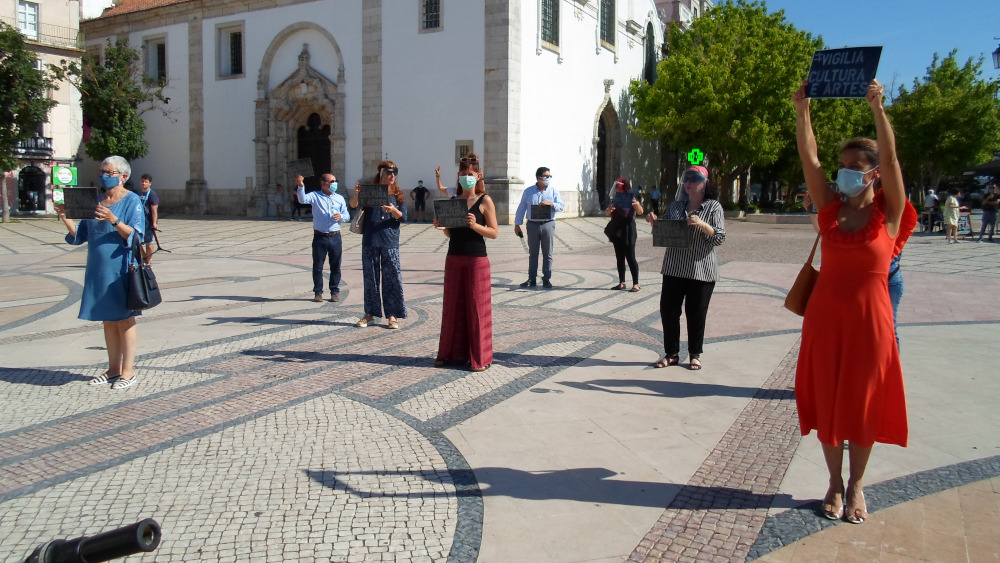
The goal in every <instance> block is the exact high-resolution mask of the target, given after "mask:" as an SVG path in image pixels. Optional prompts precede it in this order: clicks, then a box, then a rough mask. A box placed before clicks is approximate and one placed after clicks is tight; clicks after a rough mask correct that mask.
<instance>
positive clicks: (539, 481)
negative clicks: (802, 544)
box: [304, 467, 798, 510]
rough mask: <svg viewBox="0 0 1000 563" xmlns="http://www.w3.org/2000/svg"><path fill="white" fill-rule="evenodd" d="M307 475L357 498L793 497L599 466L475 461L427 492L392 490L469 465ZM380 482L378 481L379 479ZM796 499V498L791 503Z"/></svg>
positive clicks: (712, 504) (753, 501)
mask: <svg viewBox="0 0 1000 563" xmlns="http://www.w3.org/2000/svg"><path fill="white" fill-rule="evenodd" d="M304 473H305V474H306V475H308V476H309V478H310V479H312V480H314V481H316V482H317V483H320V484H322V485H323V486H325V487H329V488H332V489H339V490H342V491H344V492H347V493H349V494H351V495H354V496H357V497H362V498H372V497H379V498H394V497H400V498H407V497H418V498H427V497H429V496H484V497H485V496H503V497H509V498H519V499H526V500H572V501H578V502H588V503H599V504H617V505H625V506H645V507H650V508H668V507H669V508H673V509H678V510H718V509H740V508H768V507H770V506H772V505H774V504H776V501H777V504H790V503H793V501H792V499H791V497H790V496H789V495H762V494H757V493H753V492H750V491H747V490H743V489H733V488H729V487H692V486H684V485H677V484H674V483H652V482H648V481H627V480H621V479H612V477H614V476H616V475H618V473H616V472H615V471H612V470H610V469H605V468H602V467H586V468H579V469H561V470H557V471H521V470H518V469H510V468H508V467H481V468H478V469H476V470H475V471H474V478H475V480H476V482H478V483H479V487H478V488H476V487H472V488H467V489H465V490H461V489H460V490H457V491H454V492H431V491H428V490H426V487H424V486H422V485H418V484H416V483H414V484H412V485H411V486H410V487H409V488H412V489H413V490H412V492H398V491H399V489H400V488H402V486H403V485H401V483H400V482H399V478H400V477H403V478H404V479H405V478H407V477H409V478H420V479H422V480H424V481H427V482H430V483H436V484H438V483H451V482H452V480H453V479H454V481H456V482H458V481H466V482H468V481H467V478H468V477H470V476H472V474H473V471H472V470H468V469H466V470H459V471H453V472H450V473H449V472H448V471H446V470H440V471H359V472H352V473H346V472H345V473H338V472H334V471H314V470H311V469H306V470H304ZM357 477H361V478H363V479H364V480H366V481H370V480H372V479H371V478H374V480H375V481H380V480H381V479H382V478H384V479H385V483H384V485H385V490H362V489H359V488H357V487H355V486H352V485H350V484H348V482H349V481H351V480H356V478H357ZM380 484H381V483H380ZM682 490H684V491H685V493H686V494H685V495H684V496H685V497H686V498H687V499H688V500H686V501H685V502H683V503H682V505H681V506H674V505H675V504H678V503H676V502H672V501H673V500H674V498H675V497H676V496H677V494H678V493H679V492H681V491H682ZM795 504H798V503H795Z"/></svg>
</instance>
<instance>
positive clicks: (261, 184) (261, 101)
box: [247, 43, 346, 216]
mask: <svg viewBox="0 0 1000 563" xmlns="http://www.w3.org/2000/svg"><path fill="white" fill-rule="evenodd" d="M338 50H339V49H338ZM309 59H310V57H309V45H308V44H307V43H306V44H303V45H302V52H301V53H300V54H299V65H298V68H297V69H296V70H295V72H293V73H292V74H291V76H289V77H288V78H286V79H285V80H284V81H283V82H282V83H281V84H279V85H278V86H277V87H275V88H274V89H273V90H271V91H270V92H268V91H267V90H266V83H264V79H263V71H262V79H261V80H260V81H258V99H257V104H256V105H257V108H256V129H257V131H256V138H255V139H254V143H255V146H256V160H257V188H256V190H255V195H256V197H255V198H254V199H253V200H251V203H250V209H248V210H247V213H248V215H251V216H263V215H265V214H266V209H267V205H266V202H267V199H266V195H265V194H267V193H273V191H274V187H275V185H276V184H282V185H284V186H286V187H289V188H292V189H294V181H295V179H294V178H292V177H290V176H289V172H288V166H287V164H288V162H289V161H292V160H297V159H298V158H299V155H300V154H302V153H303V152H308V151H303V150H302V148H300V147H299V146H298V145H299V135H298V132H299V129H300V128H303V127H305V128H309V127H310V123H309V121H310V117H312V120H313V122H314V123H313V124H315V121H316V118H317V116H318V118H319V121H320V122H321V123H322V124H323V125H324V127H323V129H324V130H326V129H327V128H328V129H329V131H330V133H329V147H330V148H329V150H330V154H329V158H328V159H314V160H313V164H314V166H315V165H316V164H321V165H329V166H330V167H331V170H316V171H315V172H316V173H317V174H322V173H326V172H333V173H334V174H337V173H343V170H344V166H345V160H346V158H345V136H344V93H343V92H341V87H340V86H342V85H343V82H344V67H343V65H341V67H340V72H339V76H338V77H337V83H334V82H332V81H331V80H329V79H328V78H326V77H325V76H323V75H322V74H320V73H319V72H318V71H316V69H314V68H312V67H311V66H310V65H309ZM262 83H263V84H262ZM339 85H340V86H339ZM262 86H263V87H262ZM324 145H325V143H324ZM316 160H325V162H320V163H318V162H316ZM315 181H317V180H313V182H315ZM286 193H287V190H286Z"/></svg>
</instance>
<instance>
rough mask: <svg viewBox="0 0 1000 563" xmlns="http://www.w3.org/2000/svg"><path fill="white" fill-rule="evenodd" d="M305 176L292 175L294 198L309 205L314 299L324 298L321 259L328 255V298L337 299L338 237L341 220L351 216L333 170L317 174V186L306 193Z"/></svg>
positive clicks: (338, 277)
mask: <svg viewBox="0 0 1000 563" xmlns="http://www.w3.org/2000/svg"><path fill="white" fill-rule="evenodd" d="M304 180H305V179H304V178H303V177H302V176H299V177H297V178H296V179H295V183H296V188H295V198H296V200H297V201H298V202H299V203H301V204H303V205H309V206H311V208H312V220H313V240H312V277H313V301H315V302H316V303H322V302H323V263H324V262H326V260H327V258H329V259H330V301H333V302H336V301H340V258H341V254H342V250H343V243H342V242H341V239H340V224H341V223H347V222H348V221H350V220H351V214H350V212H349V211H348V209H347V202H346V201H344V197H343V196H342V195H340V194H338V193H337V177H336V176H334V175H333V174H323V175H322V176H320V180H319V187H320V189H319V190H318V191H315V192H309V193H306V186H305V184H304Z"/></svg>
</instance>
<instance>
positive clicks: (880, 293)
mask: <svg viewBox="0 0 1000 563" xmlns="http://www.w3.org/2000/svg"><path fill="white" fill-rule="evenodd" d="M882 93H883V88H882V85H880V84H879V83H878V82H877V81H875V80H873V81H872V82H871V84H870V85H869V86H868V92H867V95H866V99H867V101H868V105H869V106H870V107H871V109H872V113H873V114H874V117H875V130H876V133H877V136H878V141H877V143H876V142H875V141H872V140H870V139H853V140H851V141H848V142H847V143H846V144H845V145H844V146H843V148H842V149H841V153H840V170H839V171H838V173H837V188H838V191H839V192H840V194H841V195H843V196H845V197H844V199H843V200H841V198H840V197H838V195H837V194H834V193H833V192H832V191H830V190H829V189H827V183H826V176H825V174H824V172H823V167H822V166H821V165H820V160H819V155H818V152H817V148H816V137H815V135H814V133H813V129H812V122H811V119H810V116H809V98H807V97H806V84H805V83H803V85H802V87H801V88H799V90H798V91H797V92H796V93H795V95H794V96H793V97H792V101H793V104H794V105H795V113H796V139H797V143H798V150H799V157H800V158H801V159H802V168H803V172H804V174H805V179H806V185H807V186H808V188H809V196H810V197H811V198H812V200H813V202H814V203H815V205H816V207H818V208H819V229H820V234H821V236H822V252H823V261H822V267H821V269H820V274H819V279H818V280H817V281H816V286H815V288H814V289H813V293H812V297H811V298H810V300H809V305H808V307H807V308H806V313H805V318H804V320H803V323H802V346H801V349H800V351H799V361H798V367H797V369H796V373H795V400H796V404H797V406H798V410H799V424H800V426H801V430H802V434H803V435H806V434H808V433H809V432H811V431H812V430H816V432H817V435H818V437H819V441H820V443H821V444H822V447H823V455H824V457H825V458H826V465H827V469H828V470H829V473H830V488H829V489H828V490H827V493H826V496H825V497H824V498H823V514H824V515H825V516H826V517H827V518H830V519H837V518H841V517H843V518H845V519H846V520H847V521H849V522H852V523H855V524H860V523H861V522H864V520H865V518H866V517H867V516H868V512H867V507H866V505H865V499H864V492H863V484H862V479H863V477H864V473H865V468H866V466H867V464H868V457H869V455H870V454H871V450H872V446H873V445H874V443H875V442H881V443H885V444H897V445H900V446H904V447H905V446H906V440H907V424H906V401H905V397H904V394H903V373H902V369H901V368H900V363H899V351H898V348H897V346H896V339H895V336H894V330H893V315H892V304H891V302H890V299H889V288H888V278H889V262H890V259H891V257H892V254H893V251H894V246H895V242H896V238H897V236H898V235H899V233H900V225H901V222H902V217H903V209H904V207H905V205H906V196H905V194H904V191H903V177H902V173H901V172H900V169H899V162H898V160H897V158H896V141H895V136H894V135H893V132H892V126H891V125H890V124H889V119H888V118H887V116H886V113H885V108H884V107H883V106H882V99H883V98H882ZM876 180H880V181H881V184H882V190H883V192H884V194H885V195H884V197H880V198H877V199H876V198H875V192H874V188H873V184H874V183H875V181H876ZM845 440H846V441H848V442H850V463H849V476H848V480H847V486H846V489H845V486H844V479H843V461H844V441H845ZM845 505H846V510H845Z"/></svg>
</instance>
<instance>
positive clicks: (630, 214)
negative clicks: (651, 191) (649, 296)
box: [604, 178, 642, 292]
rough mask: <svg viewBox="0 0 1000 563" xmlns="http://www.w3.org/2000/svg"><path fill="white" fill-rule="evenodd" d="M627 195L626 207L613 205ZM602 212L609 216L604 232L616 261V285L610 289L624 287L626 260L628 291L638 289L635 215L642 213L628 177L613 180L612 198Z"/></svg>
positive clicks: (640, 205) (624, 198) (620, 201)
mask: <svg viewBox="0 0 1000 563" xmlns="http://www.w3.org/2000/svg"><path fill="white" fill-rule="evenodd" d="M629 196H631V201H630V202H629V204H628V207H625V206H624V205H623V206H622V207H620V208H619V207H615V201H616V200H617V201H618V202H619V203H620V204H623V203H624V200H626V199H629ZM604 214H605V215H607V216H608V217H611V221H608V226H607V227H605V229H604V234H606V235H608V240H610V241H611V244H613V245H614V247H615V259H616V260H617V261H618V285H616V286H614V287H612V288H611V289H625V262H628V269H629V271H630V272H632V289H630V290H629V291H631V292H636V291H639V263H638V262H637V261H636V259H635V240H636V229H635V217H636V215H642V204H640V203H639V200H638V199H636V197H635V196H634V195H633V194H632V183H631V182H629V180H628V178H618V179H617V180H615V195H614V199H612V201H611V204H610V205H609V206H608V208H607V209H605V210H604Z"/></svg>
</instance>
